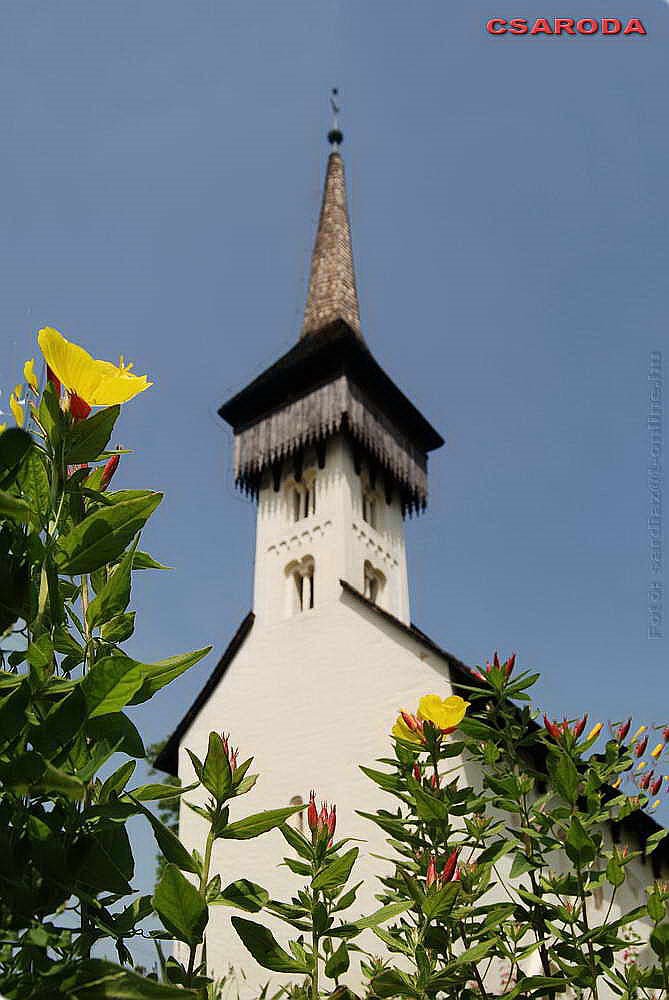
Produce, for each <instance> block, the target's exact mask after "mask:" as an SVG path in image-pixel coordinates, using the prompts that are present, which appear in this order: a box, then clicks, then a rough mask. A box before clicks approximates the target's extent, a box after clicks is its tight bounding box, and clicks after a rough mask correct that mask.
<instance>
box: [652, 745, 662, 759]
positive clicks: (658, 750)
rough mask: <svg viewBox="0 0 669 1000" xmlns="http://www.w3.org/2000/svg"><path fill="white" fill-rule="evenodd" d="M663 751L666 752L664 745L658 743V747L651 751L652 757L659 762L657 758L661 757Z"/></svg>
mask: <svg viewBox="0 0 669 1000" xmlns="http://www.w3.org/2000/svg"><path fill="white" fill-rule="evenodd" d="M663 750H664V743H658V744H657V746H656V747H655V748H654V749H653V750H652V751H651V757H653V758H654V759H655V760H657V758H658V757H659V756H660V754H661V753H662V751H663Z"/></svg>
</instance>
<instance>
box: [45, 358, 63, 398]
mask: <svg viewBox="0 0 669 1000" xmlns="http://www.w3.org/2000/svg"><path fill="white" fill-rule="evenodd" d="M46 377H47V379H48V381H49V382H51V385H52V386H53V387H54V389H55V390H56V395H57V396H60V379H59V378H58V377H57V376H56V375H54V373H53V372H52V371H51V369H50V368H49V366H48V365H47V366H46Z"/></svg>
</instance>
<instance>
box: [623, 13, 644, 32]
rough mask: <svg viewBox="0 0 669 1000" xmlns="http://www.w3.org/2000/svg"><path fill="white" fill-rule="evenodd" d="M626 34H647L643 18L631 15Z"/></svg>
mask: <svg viewBox="0 0 669 1000" xmlns="http://www.w3.org/2000/svg"><path fill="white" fill-rule="evenodd" d="M623 34H624V35H645V34H647V32H646V29H645V28H644V26H643V24H642V23H641V20H640V19H639V18H638V17H631V18H630V19H629V21H628V22H627V27H626V28H625V30H624V31H623Z"/></svg>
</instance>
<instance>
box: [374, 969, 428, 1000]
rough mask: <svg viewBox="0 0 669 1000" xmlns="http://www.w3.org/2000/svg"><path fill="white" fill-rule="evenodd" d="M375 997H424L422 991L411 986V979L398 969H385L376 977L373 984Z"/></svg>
mask: <svg viewBox="0 0 669 1000" xmlns="http://www.w3.org/2000/svg"><path fill="white" fill-rule="evenodd" d="M371 986H372V990H373V995H375V996H377V997H382V998H384V1000H385V998H386V997H388V998H390V997H419V996H423V991H422V990H420V991H419V990H417V989H416V988H415V987H414V986H412V985H411V982H410V980H409V977H408V976H407V975H406V974H405V973H403V972H398V971H397V970H396V969H384V970H383V972H380V973H379V974H378V976H374V978H373V979H372V982H371Z"/></svg>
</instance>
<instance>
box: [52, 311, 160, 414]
mask: <svg viewBox="0 0 669 1000" xmlns="http://www.w3.org/2000/svg"><path fill="white" fill-rule="evenodd" d="M37 340H38V342H39V346H40V349H41V351H42V354H43V355H44V357H45V359H46V363H47V364H48V366H49V368H50V369H51V371H52V372H53V373H54V375H55V376H56V377H57V378H58V379H60V381H61V382H62V384H63V385H64V386H65V388H66V389H68V390H69V391H70V392H74V393H76V394H77V396H80V397H81V399H84V400H85V401H86V402H87V403H88V404H89V405H90V406H113V405H114V404H116V403H127V402H128V400H130V399H133V397H134V396H137V395H138V394H139V393H140V392H144V390H145V389H148V388H149V386H150V385H153V382H149V380H148V379H147V377H146V375H141V376H140V375H133V374H132V372H131V371H130V366H128V365H122V366H121V367H117V366H116V365H113V364H112V363H111V362H110V361H98V360H96V359H95V358H93V357H91V355H90V354H89V353H88V351H85V350H84V349H83V347H79V345H78V344H71V343H70V342H69V340H66V339H65V337H63V335H62V334H61V333H59V332H58V330H54V329H53V327H50V326H47V327H44V329H42V330H40V331H39V334H38V336H37Z"/></svg>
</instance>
